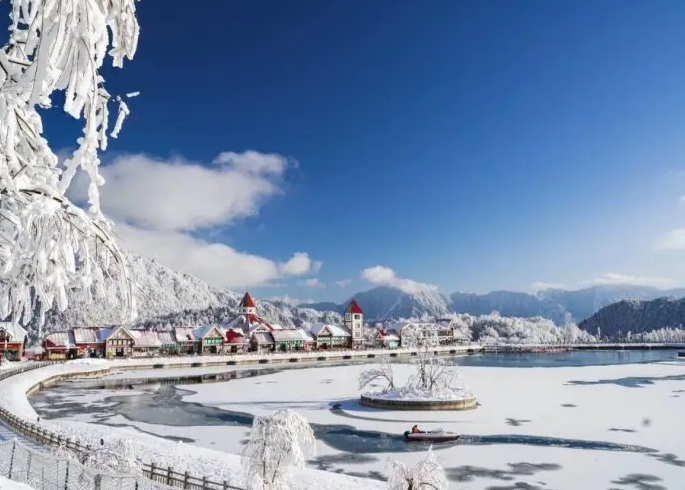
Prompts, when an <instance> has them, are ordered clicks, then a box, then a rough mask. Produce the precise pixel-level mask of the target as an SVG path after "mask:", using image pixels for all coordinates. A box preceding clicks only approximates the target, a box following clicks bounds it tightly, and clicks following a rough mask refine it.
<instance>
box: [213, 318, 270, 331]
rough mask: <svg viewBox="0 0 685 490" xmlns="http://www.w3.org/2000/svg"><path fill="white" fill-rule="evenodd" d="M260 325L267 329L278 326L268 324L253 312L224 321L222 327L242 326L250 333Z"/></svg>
mask: <svg viewBox="0 0 685 490" xmlns="http://www.w3.org/2000/svg"><path fill="white" fill-rule="evenodd" d="M260 326H263V327H264V328H265V329H266V330H268V331H271V330H274V329H277V328H279V326H277V325H270V324H269V323H268V322H267V321H266V320H264V319H263V318H261V317H259V316H257V315H255V314H250V315H238V316H237V317H235V318H233V319H232V320H231V321H229V322H228V323H226V324H225V325H224V328H242V329H243V331H245V332H250V333H251V332H252V331H253V330H254V329H255V328H257V327H260Z"/></svg>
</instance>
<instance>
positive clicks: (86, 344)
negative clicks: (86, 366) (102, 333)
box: [71, 328, 104, 357]
mask: <svg viewBox="0 0 685 490" xmlns="http://www.w3.org/2000/svg"><path fill="white" fill-rule="evenodd" d="M98 330H99V329H97V328H75V329H73V330H72V331H71V333H72V336H73V338H74V348H75V349H76V357H103V356H104V345H103V342H102V341H101V340H100V339H99V337H98Z"/></svg>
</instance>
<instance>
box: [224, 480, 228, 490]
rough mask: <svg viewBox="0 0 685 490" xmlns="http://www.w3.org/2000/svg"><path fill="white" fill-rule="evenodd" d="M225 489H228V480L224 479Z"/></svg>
mask: <svg viewBox="0 0 685 490" xmlns="http://www.w3.org/2000/svg"><path fill="white" fill-rule="evenodd" d="M224 490H228V482H227V481H226V480H224Z"/></svg>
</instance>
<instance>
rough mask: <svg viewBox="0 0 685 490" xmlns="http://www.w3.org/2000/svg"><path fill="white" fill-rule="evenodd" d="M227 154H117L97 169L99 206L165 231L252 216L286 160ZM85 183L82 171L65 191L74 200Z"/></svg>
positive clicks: (82, 196) (81, 196)
mask: <svg viewBox="0 0 685 490" xmlns="http://www.w3.org/2000/svg"><path fill="white" fill-rule="evenodd" d="M222 155H224V154H223V153H222ZM230 155H232V157H231V158H232V159H233V160H230V159H228V158H222V160H221V161H222V162H223V163H222V164H220V165H213V166H209V167H207V166H202V165H199V164H197V163H194V162H190V161H187V160H185V159H183V158H175V159H173V160H171V161H164V160H160V159H156V158H153V157H149V156H146V155H127V156H122V157H119V158H116V159H115V160H114V161H113V162H112V163H111V164H110V165H107V166H105V167H102V168H101V173H102V176H103V177H104V178H105V182H106V183H105V186H104V187H103V189H102V193H101V204H102V208H103V210H105V212H106V213H107V215H108V216H109V217H110V218H111V219H113V220H115V221H117V222H124V221H125V222H127V223H129V224H132V225H134V226H138V227H142V228H146V229H153V230H164V231H167V230H182V231H189V230H195V229H198V228H203V227H208V226H213V225H218V224H227V223H231V222H234V221H235V220H237V219H241V218H246V217H250V216H255V215H256V214H257V213H258V211H259V208H260V207H261V206H262V205H263V204H264V202H265V201H266V200H267V199H268V198H270V197H272V196H273V195H275V194H279V193H281V192H282V191H281V189H280V188H279V187H278V183H279V182H278V177H279V176H280V175H281V174H282V172H283V170H284V169H285V168H286V166H287V164H288V160H287V159H285V158H284V157H279V156H278V155H262V157H263V158H262V159H260V158H259V156H260V155H261V154H259V153H257V152H245V153H243V154H235V153H230ZM230 162H241V163H238V164H236V163H230ZM86 182H87V178H86V177H85V175H84V174H82V173H81V174H80V175H79V179H78V180H77V181H75V182H74V186H73V189H71V191H70V193H69V195H70V197H71V198H72V199H73V200H74V201H76V202H83V201H85V200H86V198H87V188H86V185H85V184H86Z"/></svg>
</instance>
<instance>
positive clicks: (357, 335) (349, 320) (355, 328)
mask: <svg viewBox="0 0 685 490" xmlns="http://www.w3.org/2000/svg"><path fill="white" fill-rule="evenodd" d="M343 325H344V326H345V328H346V329H347V330H348V331H349V332H350V334H351V336H352V348H353V349H355V348H359V347H361V346H362V345H363V344H364V331H363V330H364V312H363V311H362V309H361V308H360V307H359V304H358V303H357V301H355V300H354V299H353V300H352V301H350V304H349V305H347V308H346V309H345V317H344V319H343Z"/></svg>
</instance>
